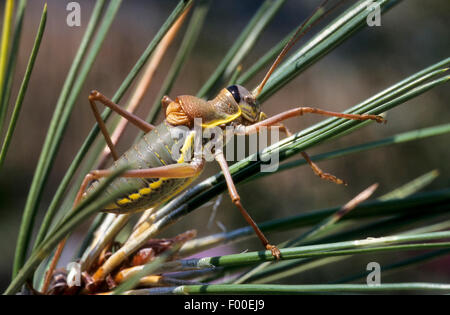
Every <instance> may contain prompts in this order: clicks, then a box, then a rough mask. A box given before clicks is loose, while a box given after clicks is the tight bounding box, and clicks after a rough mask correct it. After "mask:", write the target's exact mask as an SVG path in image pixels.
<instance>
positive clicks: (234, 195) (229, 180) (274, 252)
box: [215, 152, 281, 259]
mask: <svg viewBox="0 0 450 315" xmlns="http://www.w3.org/2000/svg"><path fill="white" fill-rule="evenodd" d="M215 158H216V161H217V162H218V163H219V165H220V168H221V169H222V172H223V175H224V176H225V181H226V183H227V186H228V192H229V193H230V197H231V201H232V202H233V203H234V204H235V205H236V207H237V208H238V209H239V211H240V212H241V214H242V216H243V217H244V219H245V220H246V221H247V222H248V223H249V224H250V226H251V227H252V228H253V230H254V231H255V233H256V235H257V236H258V238H259V239H260V240H261V242H262V244H263V246H264V247H265V248H266V249H267V250H270V251H271V252H272V255H273V256H274V257H275V258H276V259H280V256H281V253H280V251H279V249H278V248H277V247H276V246H274V245H271V244H269V241H268V240H267V238H266V237H265V236H264V234H263V232H262V231H261V230H260V229H259V227H258V225H256V223H255V221H253V219H252V217H251V216H250V215H249V214H248V212H247V211H246V210H245V208H244V207H243V206H242V203H241V198H240V197H239V194H238V192H237V190H236V186H235V185H234V182H233V178H232V177H231V174H230V170H229V169H228V164H227V161H226V160H225V156H224V155H223V153H222V152H220V153H217V154H216V157H215Z"/></svg>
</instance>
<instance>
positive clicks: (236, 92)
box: [227, 85, 241, 104]
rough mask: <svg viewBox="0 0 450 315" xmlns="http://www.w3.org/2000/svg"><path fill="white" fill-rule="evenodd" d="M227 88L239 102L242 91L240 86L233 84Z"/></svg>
mask: <svg viewBox="0 0 450 315" xmlns="http://www.w3.org/2000/svg"><path fill="white" fill-rule="evenodd" d="M227 90H228V91H229V92H230V93H231V94H232V95H233V97H234V100H235V101H236V103H238V104H239V103H240V101H241V93H239V89H238V87H237V86H236V85H231V86H229V87H227Z"/></svg>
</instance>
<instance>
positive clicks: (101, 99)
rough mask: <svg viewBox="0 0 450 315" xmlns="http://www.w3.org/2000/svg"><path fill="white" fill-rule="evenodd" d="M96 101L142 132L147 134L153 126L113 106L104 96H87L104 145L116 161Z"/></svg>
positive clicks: (111, 143)
mask: <svg viewBox="0 0 450 315" xmlns="http://www.w3.org/2000/svg"><path fill="white" fill-rule="evenodd" d="M96 101H99V102H100V103H102V104H103V105H105V106H106V107H109V108H111V109H112V110H113V111H115V112H116V113H117V114H119V115H120V116H122V117H124V118H125V119H127V120H128V121H129V122H131V123H132V124H134V125H135V126H137V127H138V128H139V129H141V130H142V131H144V132H146V133H147V132H149V131H151V130H153V128H154V126H153V125H151V124H149V123H148V122H146V121H145V120H143V119H141V118H139V117H138V116H136V115H134V114H132V113H130V112H128V111H126V110H125V109H123V108H122V107H120V106H119V105H117V104H115V103H114V102H112V101H111V100H109V99H108V98H107V97H106V96H104V95H103V94H101V93H100V92H98V91H95V90H94V91H92V92H91V94H90V95H89V103H90V104H91V108H92V111H93V113H94V116H95V120H96V121H97V124H98V126H99V127H100V130H101V131H102V134H103V137H104V138H105V140H106V143H107V144H108V147H109V150H110V151H111V155H112V156H113V158H114V160H117V159H118V158H119V155H118V154H117V150H116V148H115V147H114V144H113V142H112V140H111V136H110V135H109V132H108V129H107V128H106V125H105V122H104V121H103V119H102V117H101V115H100V112H99V111H98V108H97V105H96V104H95V102H96Z"/></svg>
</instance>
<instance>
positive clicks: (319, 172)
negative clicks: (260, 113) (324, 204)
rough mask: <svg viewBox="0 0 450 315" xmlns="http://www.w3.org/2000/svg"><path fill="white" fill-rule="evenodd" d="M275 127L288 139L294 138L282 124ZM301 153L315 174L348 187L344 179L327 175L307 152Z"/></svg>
mask: <svg viewBox="0 0 450 315" xmlns="http://www.w3.org/2000/svg"><path fill="white" fill-rule="evenodd" d="M273 127H275V128H278V129H279V130H280V131H281V132H283V133H284V134H286V136H288V137H290V136H292V132H290V131H289V129H288V128H287V127H286V126H285V125H284V124H282V123H278V124H277V125H274V126H273ZM300 153H301V155H302V156H303V158H304V159H305V160H306V162H307V163H308V165H309V166H310V167H311V168H312V170H313V172H314V174H316V175H317V176H319V177H320V178H322V179H325V180H328V181H330V182H333V183H336V184H344V185H347V183H346V182H345V181H343V180H342V179H340V178H337V177H336V176H334V175H332V174H329V173H325V172H324V171H322V169H321V168H320V167H319V166H318V165H317V164H316V163H314V162H313V161H312V160H311V158H310V157H309V155H308V153H306V152H305V151H303V152H300Z"/></svg>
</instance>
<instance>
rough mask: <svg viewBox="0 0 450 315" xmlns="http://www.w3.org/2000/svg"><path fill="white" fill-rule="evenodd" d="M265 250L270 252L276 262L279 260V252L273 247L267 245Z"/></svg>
mask: <svg viewBox="0 0 450 315" xmlns="http://www.w3.org/2000/svg"><path fill="white" fill-rule="evenodd" d="M266 249H267V250H270V251H271V252H272V256H273V257H275V259H276V260H280V258H281V252H280V250H279V249H278V248H277V247H276V246H275V245H270V244H267V245H266Z"/></svg>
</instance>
